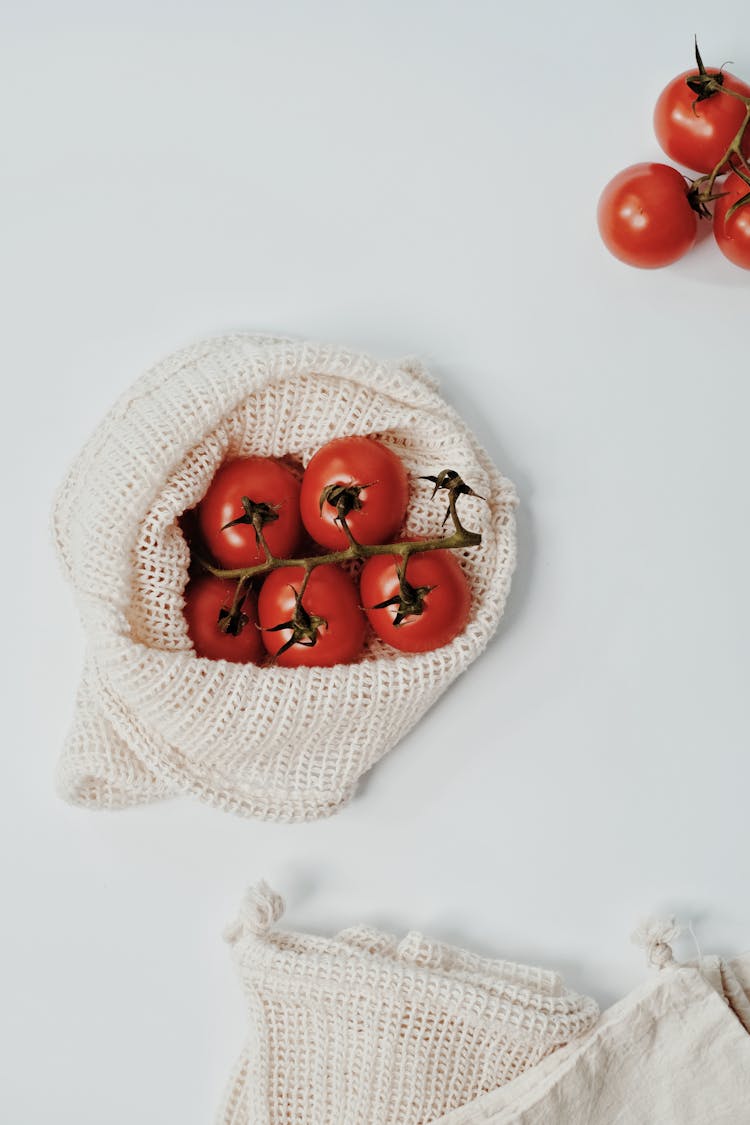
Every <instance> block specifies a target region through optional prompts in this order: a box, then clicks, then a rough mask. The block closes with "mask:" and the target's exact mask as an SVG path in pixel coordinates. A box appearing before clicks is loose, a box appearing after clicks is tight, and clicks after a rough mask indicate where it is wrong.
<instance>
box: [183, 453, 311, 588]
mask: <svg viewBox="0 0 750 1125" xmlns="http://www.w3.org/2000/svg"><path fill="white" fill-rule="evenodd" d="M299 494H300V485H299V481H298V480H297V478H296V476H295V475H294V473H293V472H292V471H291V469H289V468H287V466H286V465H283V464H282V463H281V462H280V461H275V460H273V459H272V458H270V457H242V458H239V459H237V460H235V461H227V462H225V463H224V464H223V465H222V466H221V467H220V469H219V471H218V472H217V473H216V476H215V477H214V478H213V480H212V481H211V484H210V485H209V487H208V491H207V493H206V495H205V496H204V497H203V499H202V500H201V502H200V504H199V505H198V524H199V527H200V530H201V533H202V535H203V538H204V540H205V542H206V546H207V547H208V548H209V550H210V551H211V553H212V555H213V556H214V558H215V559H216V560H217V562H219V563H221V565H222V566H223V567H226V568H227V569H232V568H234V567H243V566H254V565H256V564H257V563H261V562H263V560H264V559H265V557H266V554H265V551H264V550H263V546H262V544H261V536H262V537H263V538H265V541H266V543H267V544H268V548H269V550H270V551H271V553H272V554H273V555H276V556H277V557H279V558H286V557H288V556H289V555H291V554H292V552H293V551H294V550H295V549H296V547H297V545H298V543H299V539H300V535H301V531H302V526H301V522H300V513H299Z"/></svg>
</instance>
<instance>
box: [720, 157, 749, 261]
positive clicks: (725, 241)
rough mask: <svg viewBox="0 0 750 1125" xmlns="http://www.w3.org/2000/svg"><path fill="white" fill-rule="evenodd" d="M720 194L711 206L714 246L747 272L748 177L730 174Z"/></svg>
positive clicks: (737, 173) (734, 173)
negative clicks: (712, 206)
mask: <svg viewBox="0 0 750 1125" xmlns="http://www.w3.org/2000/svg"><path fill="white" fill-rule="evenodd" d="M720 192H721V194H720V197H719V198H718V199H717V200H716V204H715V207H714V238H715V239H716V244H717V246H718V247H719V249H720V250H721V252H722V254H724V255H725V256H726V257H727V258H728V259H729V261H730V262H734V264H735V265H736V266H741V267H742V268H743V269H746V270H750V175H745V174H744V173H743V174H740V173H739V172H733V173H732V175H731V176H728V177H727V179H726V181H725V182H724V184H723V185H722V187H721V188H720ZM743 200H744V202H743Z"/></svg>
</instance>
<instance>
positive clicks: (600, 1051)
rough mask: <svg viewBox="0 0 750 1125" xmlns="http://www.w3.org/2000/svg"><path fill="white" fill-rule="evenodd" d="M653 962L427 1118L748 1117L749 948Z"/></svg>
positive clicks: (705, 1123)
mask: <svg viewBox="0 0 750 1125" xmlns="http://www.w3.org/2000/svg"><path fill="white" fill-rule="evenodd" d="M653 963H655V964H657V965H661V968H660V969H659V971H658V972H656V973H655V974H654V976H653V978H652V979H651V980H650V981H648V982H647V983H646V984H644V985H641V986H640V987H639V988H636V989H635V990H634V991H633V992H631V993H630V995H629V996H626V997H625V999H624V1000H620V1001H619V1003H617V1004H615V1005H614V1006H613V1007H612V1008H610V1009H609V1010H608V1011H606V1012H605V1013H604V1014H603V1015H602V1017H601V1019H600V1020H599V1021H598V1023H597V1024H596V1026H595V1027H594V1028H593V1029H592V1030H591V1031H590V1032H589V1033H588V1034H587V1035H584V1036H583V1037H582V1038H581V1039H579V1040H576V1041H574V1042H572V1043H570V1044H569V1045H568V1046H566V1047H563V1048H562V1050H560V1051H557V1052H556V1053H555V1054H554V1055H551V1056H550V1057H549V1058H547V1059H545V1060H544V1061H543V1062H541V1063H540V1064H539V1065H538V1066H537V1067H535V1068H534V1069H533V1070H529V1071H528V1072H527V1073H525V1074H523V1075H522V1076H521V1077H520V1078H519V1079H518V1081H517V1082H514V1083H513V1085H512V1086H507V1087H504V1088H503V1089H498V1090H495V1091H492V1092H491V1093H489V1094H486V1095H484V1096H482V1097H479V1098H477V1099H476V1100H475V1101H474V1102H472V1103H471V1104H469V1105H466V1106H465V1107H463V1108H462V1109H458V1110H455V1111H453V1112H451V1113H448V1114H447V1115H446V1116H445V1117H442V1118H440V1120H439V1121H437V1122H435V1123H434V1125H750V955H746V956H744V957H739V958H737V959H736V960H734V961H724V960H723V959H722V958H720V957H715V956H709V957H703V958H701V961H700V963H698V964H691V965H680V964H678V963H677V962H675V961H674V960H673V959H671V958H670V959H669V960H664V961H661V962H660V961H658V960H657V961H656V962H653ZM230 1120H231V1118H230ZM259 1120H262V1119H259Z"/></svg>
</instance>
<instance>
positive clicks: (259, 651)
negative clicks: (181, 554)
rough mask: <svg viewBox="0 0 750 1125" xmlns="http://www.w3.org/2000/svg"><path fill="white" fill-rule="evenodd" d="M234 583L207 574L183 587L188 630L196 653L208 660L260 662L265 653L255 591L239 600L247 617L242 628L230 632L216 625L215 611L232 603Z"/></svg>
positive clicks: (235, 584)
mask: <svg viewBox="0 0 750 1125" xmlns="http://www.w3.org/2000/svg"><path fill="white" fill-rule="evenodd" d="M236 589H237V583H236V582H232V581H226V580H225V579H221V578H214V577H213V575H210V574H207V575H205V576H201V577H200V578H194V579H193V580H192V581H191V582H190V583H189V584H188V588H187V590H186V591H185V618H186V620H187V626H188V634H189V635H190V640H191V641H192V642H193V647H194V648H195V651H196V652H197V654H198V656H206V657H208V658H209V660H231V661H233V662H234V663H235V664H260V662H261V661H262V660H263V657H264V656H265V650H264V648H263V642H262V640H261V636H260V630H259V629H258V627H257V626H258V610H257V605H256V599H255V594H254V593H253V592H252V591H250V592H249V593H248V594H247V596H246V598H245V601H244V602H243V604H242V612H243V614H244V615H245V616H246V617H247V622H246V623H245V625H244V627H243V628H242V630H241V631H240V632H239V633H238V634H237V635H236V636H233V635H232V633H225V632H222V630H221V629H220V628H219V614H220V613H221V611H222V610H229V609H230V608H231V605H232V599H233V598H234V594H235V590H236Z"/></svg>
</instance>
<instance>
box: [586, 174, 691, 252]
mask: <svg viewBox="0 0 750 1125" xmlns="http://www.w3.org/2000/svg"><path fill="white" fill-rule="evenodd" d="M688 192H689V185H688V184H687V182H686V180H685V178H684V176H682V175H681V174H680V173H679V172H678V171H677V169H676V168H671V167H670V166H669V165H668V164H633V165H631V167H630V168H625V169H624V171H622V172H620V173H618V175H616V176H615V177H614V179H613V180H610V182H609V183H608V184H607V186H606V187H605V189H604V191H603V192H602V194H601V197H600V199H599V208H598V212H597V219H598V223H599V233H600V234H601V237H602V241H603V242H604V245H605V246H606V247H607V249H608V250H609V251H610V253H611V254H614V256H615V257H616V258H619V259H620V261H621V262H625V263H627V265H629V266H640V267H641V268H642V269H658V268H660V267H661V266H668V265H670V264H671V263H672V262H676V261H677V260H678V258H682V257H683V255H685V254H687V252H688V250H690V249H691V248H692V246H693V245H694V243H695V239H696V236H697V233H698V215H697V212H696V211H695V210H694V209H693V207H692V206H691V203H690V199H689V197H688Z"/></svg>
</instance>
